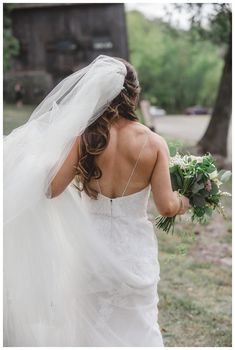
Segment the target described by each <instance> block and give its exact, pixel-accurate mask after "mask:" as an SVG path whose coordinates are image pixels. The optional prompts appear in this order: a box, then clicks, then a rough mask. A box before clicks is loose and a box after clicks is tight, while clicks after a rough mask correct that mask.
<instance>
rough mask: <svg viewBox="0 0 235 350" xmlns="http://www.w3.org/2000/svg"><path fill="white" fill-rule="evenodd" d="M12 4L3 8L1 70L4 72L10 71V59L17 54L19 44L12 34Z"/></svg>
mask: <svg viewBox="0 0 235 350" xmlns="http://www.w3.org/2000/svg"><path fill="white" fill-rule="evenodd" d="M13 8H14V4H4V6H3V69H4V72H6V71H8V70H10V69H11V63H12V58H13V57H15V56H17V55H18V53H19V42H18V40H17V39H16V38H15V37H14V36H13V34H12V28H11V17H10V13H11V11H12V9H13Z"/></svg>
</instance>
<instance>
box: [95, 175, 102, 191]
mask: <svg viewBox="0 0 235 350" xmlns="http://www.w3.org/2000/svg"><path fill="white" fill-rule="evenodd" d="M96 183H97V185H98V187H99V192H100V194H102V192H101V187H100V182H99V180H98V179H96Z"/></svg>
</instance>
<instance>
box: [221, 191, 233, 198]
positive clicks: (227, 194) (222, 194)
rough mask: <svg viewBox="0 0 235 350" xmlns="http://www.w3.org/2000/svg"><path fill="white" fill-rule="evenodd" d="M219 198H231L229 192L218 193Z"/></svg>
mask: <svg viewBox="0 0 235 350" xmlns="http://www.w3.org/2000/svg"><path fill="white" fill-rule="evenodd" d="M220 194H221V196H225V197H232V195H231V193H229V192H220Z"/></svg>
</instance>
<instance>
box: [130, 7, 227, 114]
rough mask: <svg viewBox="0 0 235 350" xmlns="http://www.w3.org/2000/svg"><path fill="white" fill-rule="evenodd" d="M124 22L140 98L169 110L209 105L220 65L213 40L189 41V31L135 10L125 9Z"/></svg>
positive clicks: (213, 98)
mask: <svg viewBox="0 0 235 350" xmlns="http://www.w3.org/2000/svg"><path fill="white" fill-rule="evenodd" d="M127 25H128V36H129V38H128V39H129V49H130V58H131V62H132V63H133V64H134V66H135V67H136V69H137V71H138V75H139V79H140V84H141V87H142V98H146V99H149V100H150V102H151V103H152V104H155V105H159V106H161V107H163V108H165V109H166V110H167V112H169V113H171V112H173V113H176V112H182V110H183V109H184V108H185V107H188V106H190V105H195V104H202V105H205V106H207V107H210V108H211V107H212V106H213V104H214V101H215V98H216V93H217V86H218V83H219V78H220V75H221V70H222V66H223V59H222V58H221V57H220V50H219V48H218V47H217V46H216V45H215V44H213V43H212V42H211V41H210V40H209V39H208V40H198V41H197V42H194V43H192V40H191V31H184V30H178V29H175V28H173V27H171V26H170V25H169V24H167V23H163V22H162V21H161V20H159V19H154V20H149V19H147V18H146V17H145V16H144V15H143V14H141V13H140V12H138V11H131V12H128V13H127Z"/></svg>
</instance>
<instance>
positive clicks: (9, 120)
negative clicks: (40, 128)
mask: <svg viewBox="0 0 235 350" xmlns="http://www.w3.org/2000/svg"><path fill="white" fill-rule="evenodd" d="M34 108H35V106H30V105H25V106H22V107H19V108H16V106H15V105H9V104H5V105H4V110H3V134H4V135H8V134H9V133H10V132H11V131H12V130H13V129H15V128H17V127H18V126H20V125H22V124H24V123H25V122H26V121H27V120H28V118H29V117H30V114H31V113H32V111H33V110H34Z"/></svg>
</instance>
